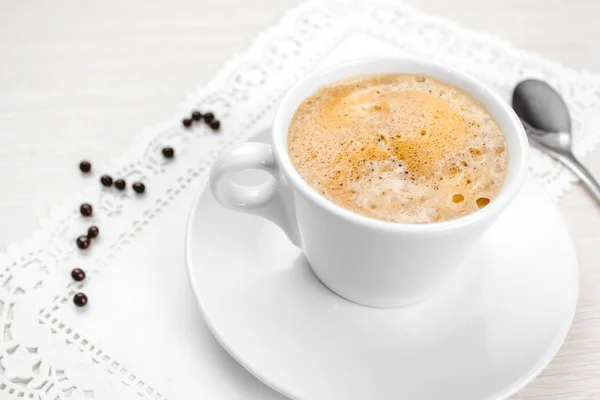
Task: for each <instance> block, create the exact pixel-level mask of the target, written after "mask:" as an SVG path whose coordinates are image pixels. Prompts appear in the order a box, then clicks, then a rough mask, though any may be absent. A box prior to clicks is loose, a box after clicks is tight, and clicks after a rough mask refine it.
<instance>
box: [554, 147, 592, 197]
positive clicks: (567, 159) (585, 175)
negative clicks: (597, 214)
mask: <svg viewBox="0 0 600 400" xmlns="http://www.w3.org/2000/svg"><path fill="white" fill-rule="evenodd" d="M556 158H558V159H559V160H560V161H562V162H563V163H564V164H565V165H566V166H567V167H569V168H570V169H571V171H573V172H574V173H575V174H576V175H577V176H578V177H579V179H581V181H582V182H583V184H584V185H585V186H587V188H588V189H589V190H590V192H591V193H592V195H593V196H594V197H595V198H596V200H598V202H600V185H599V184H598V181H596V179H595V178H594V177H593V176H592V174H590V172H589V171H588V170H587V168H586V167H584V166H583V164H581V163H580V162H579V160H577V159H576V158H575V156H574V155H573V153H570V152H569V153H566V154H557V155H556Z"/></svg>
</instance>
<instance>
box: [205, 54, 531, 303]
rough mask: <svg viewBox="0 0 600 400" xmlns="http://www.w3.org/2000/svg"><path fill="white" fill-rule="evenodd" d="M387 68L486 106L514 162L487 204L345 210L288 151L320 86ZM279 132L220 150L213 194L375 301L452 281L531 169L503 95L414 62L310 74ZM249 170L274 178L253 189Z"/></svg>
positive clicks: (413, 297) (350, 291)
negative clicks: (246, 181)
mask: <svg viewBox="0 0 600 400" xmlns="http://www.w3.org/2000/svg"><path fill="white" fill-rule="evenodd" d="M383 73H407V74H421V75H427V76H432V77H435V78H438V79H440V80H441V81H444V82H447V83H449V84H452V85H454V86H456V87H459V88H461V89H462V90H464V91H465V92H467V93H469V94H470V95H471V96H472V97H474V98H475V99H477V100H479V101H480V102H482V103H483V104H484V105H485V107H486V108H487V110H488V112H489V113H490V114H491V115H492V116H493V117H494V119H495V120H496V122H497V123H498V125H499V126H500V128H501V130H502V132H503V133H504V135H505V137H506V143H507V149H508V159H509V169H508V175H507V177H506V180H505V182H504V186H503V187H502V189H501V191H500V193H499V194H498V196H497V197H496V198H495V199H493V200H492V202H491V203H490V204H489V205H487V206H486V207H484V208H482V209H480V210H478V211H476V212H473V213H471V214H469V215H466V216H463V217H460V218H457V219H454V220H449V221H444V222H437V223H431V224H399V223H393V222H386V221H380V220H376V219H372V218H369V217H366V216H364V215H361V214H357V213H355V212H353V211H350V210H348V209H345V208H343V207H340V206H338V205H336V204H334V203H333V202H331V201H329V200H328V199H326V198H325V197H323V196H322V195H321V194H319V193H317V192H316V191H315V190H314V189H313V188H312V187H311V186H310V185H309V184H308V183H307V182H305V181H304V180H303V179H302V177H301V176H300V175H299V174H298V172H297V171H296V169H295V168H294V166H293V165H292V162H291V160H290V157H289V154H288V151H287V138H288V125H289V123H290V120H291V119H292V116H293V115H294V113H295V111H296V109H297V108H298V106H299V105H300V103H302V101H303V100H304V99H305V98H307V97H308V96H310V95H311V94H313V93H314V92H315V91H316V90H318V89H319V88H321V87H322V86H324V85H327V84H330V83H333V82H335V81H338V80H340V79H343V78H347V77H351V76H358V75H365V74H383ZM272 129H273V143H274V144H273V145H272V146H271V145H268V144H264V143H241V144H239V145H237V146H234V147H233V148H230V149H229V150H226V151H225V152H224V153H222V154H221V155H220V156H219V158H218V159H217V160H216V162H215V163H214V164H213V166H212V168H211V171H210V186H211V188H212V191H213V194H214V196H215V198H216V199H217V200H218V201H219V202H220V203H221V204H222V205H224V206H226V207H228V208H231V209H234V210H238V211H243V212H247V213H251V214H256V215H259V216H261V217H264V218H267V219H269V220H271V221H273V222H274V223H275V224H277V225H279V227H281V229H283V231H284V232H285V233H286V234H287V236H288V238H289V239H290V240H291V242H292V243H293V244H294V245H296V246H298V247H299V248H301V249H302V251H303V252H304V254H305V255H306V258H307V260H308V262H309V263H310V265H311V268H312V269H313V271H314V273H315V274H316V275H317V277H318V278H319V279H320V280H321V281H322V282H323V283H324V284H325V285H326V286H327V287H329V288H330V289H331V290H332V291H334V292H335V293H337V294H339V295H340V296H342V297H344V298H346V299H348V300H351V301H354V302H356V303H359V304H363V305H367V306H375V307H394V306H401V305H406V304H410V303H413V302H416V301H418V300H420V299H422V298H424V297H426V296H428V295H430V294H431V293H432V292H433V291H434V290H435V289H437V288H439V287H440V286H441V285H442V284H443V283H445V282H446V281H447V280H448V279H449V278H450V277H451V276H452V274H453V272H454V271H455V270H456V268H457V266H458V265H459V264H460V262H461V261H462V260H463V259H464V258H465V256H466V255H467V254H468V253H469V251H470V250H471V249H473V247H474V245H475V244H476V242H477V240H478V239H479V238H480V237H481V236H482V235H483V233H484V232H485V231H486V230H487V229H488V228H489V227H490V226H491V225H492V224H493V223H494V221H495V220H496V219H497V218H498V216H499V215H500V214H501V213H502V211H503V210H504V209H505V208H506V206H507V205H508V204H509V203H510V202H511V201H512V200H513V199H514V197H515V195H516V194H517V192H518V190H519V188H520V187H521V184H522V183H523V180H524V178H525V175H526V170H527V152H528V143H527V137H526V135H525V131H524V130H523V126H522V125H521V122H520V121H519V119H518V118H517V116H516V115H515V113H514V112H513V110H512V109H511V108H510V107H509V106H508V104H506V102H505V101H504V100H502V99H501V98H500V97H499V96H498V95H497V94H495V93H494V92H492V91H491V90H490V89H488V88H487V87H486V86H485V85H483V84H482V83H481V82H479V81H477V80H475V79H473V78H471V77H469V76H467V75H465V74H463V73H460V72H458V71H456V70H453V69H451V68H448V67H446V66H442V65H439V64H435V63H433V62H430V61H426V60H419V59H414V58H404V57H401V58H400V57H399V58H376V59H368V60H358V61H352V62H347V63H344V64H341V65H337V66H334V67H330V68H327V69H324V70H322V71H317V72H314V73H312V74H310V75H309V76H308V77H306V78H305V79H303V80H302V81H301V82H299V83H298V84H296V85H295V86H294V87H293V88H292V89H291V90H290V91H289V92H288V93H287V95H286V96H285V97H284V98H283V100H282V101H281V103H280V105H279V108H278V109H277V112H276V113H275V119H274V121H273V128H272ZM245 169H262V170H264V171H266V172H268V173H269V174H270V175H271V176H272V179H270V180H269V181H268V182H266V183H263V184H261V185H257V186H252V187H244V186H240V185H238V184H235V183H233V182H231V180H230V179H229V178H230V177H231V175H232V174H234V173H236V172H238V171H241V170H245Z"/></svg>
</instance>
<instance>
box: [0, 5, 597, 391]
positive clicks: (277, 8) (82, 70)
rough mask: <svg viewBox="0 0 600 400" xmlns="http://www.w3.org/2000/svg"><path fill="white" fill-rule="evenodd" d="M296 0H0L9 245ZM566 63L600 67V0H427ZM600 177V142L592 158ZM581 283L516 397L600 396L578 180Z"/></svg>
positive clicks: (1, 216)
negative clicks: (566, 322)
mask: <svg viewBox="0 0 600 400" xmlns="http://www.w3.org/2000/svg"><path fill="white" fill-rule="evenodd" d="M295 3H296V1H294V0H254V1H251V2H250V1H247V0H211V1H209V0H181V1H178V2H169V1H161V0H129V1H126V2H123V1H119V0H103V1H101V2H81V1H77V0H57V1H53V2H27V1H11V0H0V188H2V189H1V196H0V226H1V227H2V229H0V250H2V249H4V248H5V246H7V245H8V244H10V243H12V242H20V241H22V240H23V239H25V238H26V237H27V235H28V234H29V233H30V232H31V231H32V230H33V229H34V228H35V227H36V226H37V221H38V220H39V219H40V218H42V217H44V216H45V215H46V213H47V211H48V209H49V207H51V206H52V205H55V204H56V203H58V202H60V201H61V199H62V198H63V197H64V196H68V195H69V194H70V193H73V192H74V191H76V190H77V189H78V185H79V183H80V180H79V179H77V177H78V176H79V175H78V174H79V173H78V170H77V164H78V162H79V161H80V160H81V159H82V158H84V157H85V158H88V159H91V160H92V161H93V163H94V164H95V165H97V166H101V165H102V164H103V163H105V162H107V161H108V160H109V159H110V158H111V157H113V156H116V155H118V154H119V153H120V152H121V151H122V150H124V149H125V148H127V147H128V146H130V144H131V143H132V139H133V137H134V136H135V135H136V134H138V133H139V132H140V130H141V129H142V128H143V127H145V126H148V125H152V124H154V123H158V122H161V121H162V120H164V119H166V118H167V117H169V116H170V115H171V114H172V113H173V112H174V111H175V110H176V109H177V106H178V105H179V104H180V103H181V101H182V100H183V99H184V97H185V95H186V94H187V93H188V92H190V91H191V90H192V89H193V88H194V87H196V86H198V85H201V84H202V83H203V82H206V81H207V80H208V79H209V78H210V76H211V74H212V73H213V72H214V71H215V70H216V69H217V68H218V66H219V65H221V64H222V63H223V62H224V61H225V60H226V59H227V58H228V57H229V56H231V55H233V54H234V53H236V52H239V51H242V50H243V49H244V48H245V47H246V46H247V45H248V43H249V41H250V40H251V39H252V38H253V37H254V36H255V35H256V34H257V33H259V32H260V31H261V30H263V29H264V28H266V27H268V26H270V25H272V24H273V23H275V22H276V21H277V20H278V18H279V17H280V16H281V15H282V13H283V12H284V10H285V9H286V8H289V7H291V6H293V5H294V4H295ZM416 3H417V5H418V6H419V7H420V8H421V9H423V10H424V11H428V12H431V13H434V14H438V15H440V16H443V17H445V18H448V19H452V20H455V21H456V22H459V23H461V24H463V25H464V26H466V27H469V28H474V29H479V30H486V31H489V32H491V33H493V34H497V35H499V36H502V37H504V38H506V39H508V40H510V41H512V42H513V43H514V44H515V45H517V46H519V47H523V48H527V49H530V50H534V51H537V52H539V53H542V54H543V55H546V56H548V57H551V58H555V59H557V60H559V61H561V62H563V63H564V64H566V65H569V66H572V67H575V68H580V69H581V68H584V69H588V70H591V71H596V72H600V44H599V42H598V38H599V37H600V25H599V22H598V17H600V2H598V1H596V0H570V1H567V0H562V1H561V0H552V1H546V0H498V1H496V2H495V4H493V5H492V4H490V2H483V1H478V0H453V1H451V2H446V1H445V0H421V1H418V2H416ZM584 161H585V163H586V164H587V165H588V166H589V167H590V169H591V170H592V172H594V173H595V174H596V175H597V176H599V177H600V151H596V152H594V153H593V154H591V155H590V156H588V157H587V158H586V159H585V160H584ZM560 208H561V210H562V211H563V213H564V214H565V216H566V218H567V221H568V223H569V226H570V229H571V233H572V235H573V237H574V239H575V243H576V245H577V250H578V255H579V259H580V265H581V294H580V301H579V308H578V312H577V317H576V320H575V322H574V325H573V328H572V330H571V333H570V336H569V338H568V340H567V342H566V343H565V344H564V346H563V348H562V349H561V351H560V353H559V355H558V356H557V357H556V358H555V359H554V361H553V362H552V363H551V365H550V366H549V367H548V368H547V369H546V371H545V372H544V373H543V374H542V375H541V376H540V377H539V378H537V379H536V380H535V381H534V382H533V383H531V384H530V385H529V386H528V387H527V388H525V389H524V390H523V391H522V392H520V393H519V394H518V395H516V396H515V398H518V399H561V400H571V399H583V398H590V399H591V398H594V399H597V398H600V205H598V204H595V203H594V201H593V199H592V198H591V197H590V196H588V194H587V193H586V192H585V190H583V188H582V187H581V186H580V185H576V187H575V188H574V189H573V190H572V191H571V192H570V193H568V194H567V195H566V196H565V197H564V199H563V200H561V202H560Z"/></svg>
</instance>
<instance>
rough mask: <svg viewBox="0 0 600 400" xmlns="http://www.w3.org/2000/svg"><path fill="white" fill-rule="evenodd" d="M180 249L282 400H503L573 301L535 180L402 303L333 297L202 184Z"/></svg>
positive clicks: (205, 303) (278, 242)
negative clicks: (468, 251)
mask: <svg viewBox="0 0 600 400" xmlns="http://www.w3.org/2000/svg"><path fill="white" fill-rule="evenodd" d="M261 139H262V140H261ZM255 140H260V141H266V140H265V137H264V136H262V135H261V137H259V138H257V139H255ZM186 253H187V257H186V258H187V268H188V272H189V275H190V279H191V282H192V286H193V288H194V291H195V293H196V297H197V298H198V302H199V304H200V308H201V310H202V312H203V314H204V318H205V320H206V323H207V324H208V326H209V328H210V329H211V330H212V332H213V334H214V335H215V337H216V338H217V339H218V340H219V342H220V343H221V344H222V345H223V347H224V348H225V349H226V350H227V351H228V352H229V353H230V354H231V355H232V356H233V357H234V358H235V359H236V360H237V361H238V362H239V363H240V364H242V365H243V366H244V367H245V368H246V369H248V370H249V371H250V372H251V373H252V374H254V375H255V376H256V377H257V378H259V379H260V380H262V381H263V382H265V383H266V384H267V385H269V386H271V387H272V388H274V389H275V390H277V391H279V392H281V393H283V394H284V395H286V396H288V397H290V398H292V399H302V400H320V399H323V400H332V399H343V400H353V399H378V400H381V399H394V400H404V399H406V400H439V399H460V400H471V399H473V400H475V399H476V400H482V399H494V400H497V399H504V398H506V397H508V396H510V395H511V394H513V393H515V392H516V391H517V390H519V389H520V388H522V387H523V386H525V385H526V384H527V383H528V382H530V381H531V380H532V379H533V378H534V377H535V376H536V375H537V374H539V373H540V371H541V370H542V369H543V368H544V367H545V366H546V365H547V364H548V363H549V362H550V360H551V359H552V357H553V356H554V355H555V354H556V352H557V351H558V349H559V347H560V345H561V344H562V342H563V340H564V338H565V337H566V335H567V332H568V330H569V327H570V324H571V321H572V319H573V316H574V313H575V306H576V303H577V293H578V268H577V260H576V256H575V250H574V247H573V244H572V241H571V238H570V236H569V233H568V231H567V228H566V226H565V223H564V222H563V219H562V217H561V215H560V214H559V212H558V210H557V207H556V206H555V205H554V203H553V202H552V200H551V199H550V198H549V197H548V195H547V194H546V192H545V191H544V190H543V188H542V187H541V186H539V184H537V183H536V182H535V181H534V180H533V179H530V180H529V181H528V182H527V183H526V185H525V187H524V188H523V190H522V192H521V194H520V195H519V197H518V198H517V200H515V202H514V203H513V204H512V205H511V206H510V207H509V209H507V210H506V212H505V213H504V214H503V215H502V217H501V218H500V220H499V221H498V222H497V223H496V225H495V226H494V227H493V228H492V229H491V230H490V231H489V233H488V234H487V235H486V236H484V237H483V238H482V240H481V242H480V244H479V245H478V247H477V248H476V249H475V250H474V252H473V254H472V256H471V257H470V258H469V260H468V261H467V262H466V263H465V264H464V265H463V267H462V268H461V271H460V273H459V274H458V275H457V276H456V277H455V278H454V279H453V281H452V282H450V283H449V284H448V285H447V286H446V288H445V289H444V291H443V292H441V293H439V294H438V295H437V296H435V297H434V298H432V299H430V300H427V301H425V302H422V303H419V304H416V305H413V306H409V307H404V308H396V309H374V308H368V307H364V306H360V305H357V304H354V303H351V302H349V301H347V300H344V299H342V298H340V297H338V296H337V295H335V294H334V293H332V292H330V291H329V290H328V289H327V288H326V287H325V286H323V285H322V284H321V282H320V281H319V280H318V279H317V278H316V277H315V276H314V274H313V273H312V271H311V270H310V267H309V266H308V264H307V263H306V261H305V259H304V257H303V256H302V254H301V252H300V250H298V249H297V248H295V247H294V246H292V245H291V244H290V243H289V242H288V240H287V239H286V237H285V235H284V234H283V233H282V232H281V231H280V230H279V229H278V228H277V227H275V226H274V225H273V224H271V223H270V222H267V221H265V220H262V219H260V218H258V217H254V216H249V215H245V214H240V213H236V212H233V211H229V210H226V209H224V208H223V207H221V206H220V205H219V204H217V202H216V201H215V200H214V199H213V197H212V194H211V193H210V191H209V190H205V191H204V192H203V193H201V194H200V195H199V197H198V199H197V200H196V201H195V203H194V206H193V209H192V213H191V216H190V220H189V225H188V232H187V237H186Z"/></svg>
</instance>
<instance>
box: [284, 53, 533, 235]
mask: <svg viewBox="0 0 600 400" xmlns="http://www.w3.org/2000/svg"><path fill="white" fill-rule="evenodd" d="M379 63H394V64H396V65H398V67H399V68H398V71H397V73H403V72H406V73H413V72H407V71H402V65H404V66H406V65H410V66H413V67H414V66H416V67H423V69H424V70H429V73H427V72H425V71H423V74H424V75H430V74H431V71H435V72H436V73H439V74H440V75H445V76H451V77H453V78H455V80H458V81H460V82H461V84H462V85H466V86H469V87H471V88H472V89H475V88H476V89H478V90H479V91H480V92H481V93H482V94H483V95H484V96H485V97H486V100H489V102H492V103H494V105H495V106H496V108H497V109H499V110H500V112H501V113H503V114H504V115H505V116H506V117H507V118H508V120H509V121H510V130H511V132H508V133H507V132H506V129H503V130H502V133H503V134H504V136H505V137H506V136H508V135H509V134H510V135H512V136H514V137H515V139H516V141H517V148H518V149H519V150H520V151H518V152H516V154H515V152H514V151H509V153H508V157H509V172H508V174H507V177H506V179H505V181H504V184H503V186H502V188H501V189H500V192H499V193H498V195H497V196H496V198H495V199H494V200H493V201H492V202H490V204H489V205H487V206H486V207H484V208H481V209H479V210H476V211H474V212H472V213H469V214H467V215H464V216H461V217H458V218H455V219H451V220H445V221H441V222H433V223H428V224H415V223H398V222H391V221H384V220H379V219H376V218H372V217H368V216H366V215H362V214H359V213H357V212H355V211H351V210H349V209H347V208H344V207H342V206H339V205H337V204H336V203H334V202H333V201H331V200H329V199H327V198H326V197H325V196H323V195H322V194H320V193H318V192H317V191H316V190H315V189H314V188H313V187H312V186H310V185H309V184H308V182H306V181H305V180H304V178H302V177H301V176H300V174H299V173H298V171H297V170H296V168H295V167H294V165H293V164H292V161H291V159H290V156H289V153H288V150H287V134H288V131H287V127H288V125H289V120H290V119H287V121H286V117H285V115H284V112H285V111H286V110H288V109H289V108H290V105H289V103H290V102H291V101H292V100H294V99H295V98H296V97H297V92H298V91H299V90H301V89H302V88H304V87H305V86H306V85H308V84H310V83H311V82H313V81H314V80H315V79H317V78H323V77H329V76H331V77H332V78H333V79H331V80H330V81H329V82H330V83H333V82H335V81H337V80H340V79H342V78H341V77H337V78H335V75H337V74H338V73H339V72H340V71H342V70H346V69H351V68H356V67H361V66H362V67H364V70H365V71H364V72H363V73H357V74H355V75H354V76H359V75H361V74H363V75H369V74H370V73H372V74H376V73H378V72H369V66H373V65H375V64H379ZM390 73H393V72H390ZM414 73H415V74H416V73H418V72H414ZM440 80H442V81H445V80H444V78H440ZM448 83H449V84H451V85H453V86H454V84H453V83H451V82H448ZM460 89H461V90H463V91H465V92H466V93H467V94H469V95H470V96H473V94H472V93H471V92H472V90H469V89H468V88H465V87H464V86H461V87H460ZM315 90H316V89H315ZM313 92H314V91H313ZM304 98H306V96H304V97H303V99H302V100H304ZM489 102H488V103H487V104H486V108H489ZM296 108H297V106H296V107H294V110H293V111H294V112H295V110H296ZM495 119H496V120H497V119H498V118H497V116H495ZM272 135H273V146H274V149H275V151H274V153H275V156H276V158H277V161H278V164H279V167H280V169H281V170H282V172H283V173H284V175H285V178H286V179H287V181H288V184H291V185H292V186H294V187H296V188H297V189H298V190H299V191H300V192H301V193H302V194H303V195H304V196H306V197H307V198H308V199H310V200H311V201H313V202H314V203H315V204H317V205H318V206H320V207H321V208H322V209H324V210H326V211H328V212H330V213H333V214H335V215H336V216H338V217H340V218H342V219H345V220H347V221H349V222H352V223H355V224H359V225H362V226H365V227H367V228H372V229H378V230H384V231H390V232H406V233H423V234H430V233H436V232H438V233H439V232H445V231H448V230H456V229H460V228H463V227H466V226H471V225H473V224H476V223H478V222H482V221H485V220H489V219H491V218H493V217H494V216H496V215H498V214H500V213H501V212H502V210H504V208H506V206H507V205H508V204H509V203H510V202H511V201H512V199H513V198H514V197H515V196H516V194H517V192H518V191H519V189H520V187H521V186H522V184H523V182H524V180H525V176H526V171H527V155H528V149H529V144H528V140H527V135H526V134H525V130H524V128H523V125H522V123H521V121H520V120H519V118H518V117H517V115H516V114H515V112H514V111H513V109H512V108H511V107H510V106H509V105H508V104H507V103H506V102H505V101H504V100H503V99H502V98H501V97H500V96H499V95H498V94H497V93H495V92H494V91H492V90H491V89H490V88H489V87H488V86H486V85H485V84H484V83H482V82H481V81H479V80H477V79H476V78H474V77H472V76H470V75H467V74H465V73H464V72H461V71H459V70H457V69H455V68H452V67H449V66H446V65H444V64H440V63H437V62H433V61H430V60H426V59H421V58H417V57H412V56H402V57H370V58H360V59H354V60H350V61H346V62H342V63H339V64H336V65H332V66H329V67H326V68H322V69H318V70H316V71H314V72H312V73H310V74H308V75H307V76H306V77H304V78H303V79H301V80H300V81H299V82H297V83H296V84H295V85H294V86H293V87H292V88H291V89H289V90H288V91H287V93H286V94H285V95H284V97H283V99H282V100H281V102H280V103H279V106H278V107H277V110H276V112H275V116H274V119H273V126H272ZM511 175H512V176H511ZM509 177H511V178H512V179H510V181H509Z"/></svg>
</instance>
